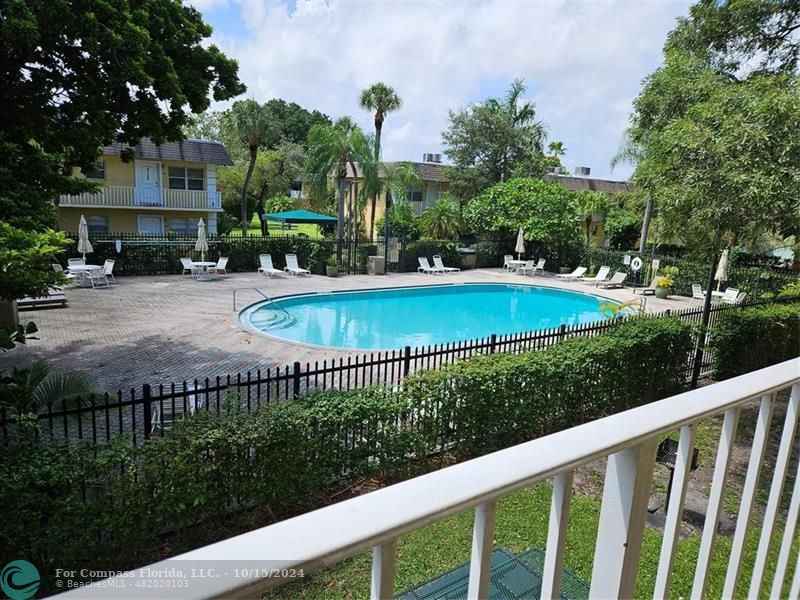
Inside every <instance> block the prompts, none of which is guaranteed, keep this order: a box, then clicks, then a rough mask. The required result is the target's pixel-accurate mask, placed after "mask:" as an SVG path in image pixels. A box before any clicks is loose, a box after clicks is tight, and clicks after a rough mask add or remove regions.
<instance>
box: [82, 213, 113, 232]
mask: <svg viewBox="0 0 800 600" xmlns="http://www.w3.org/2000/svg"><path fill="white" fill-rule="evenodd" d="M86 226H87V228H88V229H89V235H101V234H105V233H108V217H89V218H88V219H86Z"/></svg>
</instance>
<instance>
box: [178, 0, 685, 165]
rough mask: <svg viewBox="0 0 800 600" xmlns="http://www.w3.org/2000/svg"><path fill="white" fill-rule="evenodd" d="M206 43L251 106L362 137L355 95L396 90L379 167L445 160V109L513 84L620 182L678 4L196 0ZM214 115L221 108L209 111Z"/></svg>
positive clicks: (585, 156) (589, 160)
mask: <svg viewBox="0 0 800 600" xmlns="http://www.w3.org/2000/svg"><path fill="white" fill-rule="evenodd" d="M191 3H192V4H193V5H194V6H196V7H197V8H198V9H200V10H201V11H202V12H203V14H204V17H205V19H206V21H207V22H209V23H210V24H211V25H212V26H213V27H214V36H213V42H214V43H216V44H217V45H218V46H219V47H220V48H222V49H223V50H224V51H225V52H226V53H227V54H228V55H229V56H233V57H235V58H236V59H237V60H238V61H239V69H240V77H241V79H242V80H243V81H244V82H245V83H246V84H247V87H248V91H247V96H248V97H251V98H255V99H257V100H261V101H263V100H268V99H270V98H283V99H284V100H287V101H294V102H297V103H298V104H300V105H302V106H304V107H306V108H309V109H317V110H320V111H322V112H324V113H326V114H328V115H330V116H331V117H338V116H341V115H351V116H353V117H354V118H355V119H356V120H357V121H358V122H360V123H361V125H362V126H363V127H365V128H367V129H369V130H371V129H372V128H373V125H372V118H371V115H369V114H368V113H366V112H365V111H362V110H361V109H360V108H359V107H358V93H359V91H360V90H361V89H363V88H364V87H366V86H368V85H369V84H370V83H372V82H375V81H384V82H386V83H388V84H389V85H391V86H393V87H394V88H395V89H396V90H397V91H398V92H399V94H400V96H401V97H402V99H403V107H402V109H401V110H400V111H398V112H397V113H393V114H391V115H390V116H389V117H388V118H387V121H386V124H385V125H384V138H383V139H384V141H383V152H384V159H386V160H421V158H422V154H423V153H424V152H442V142H441V132H442V130H443V129H444V128H445V127H446V125H447V115H448V110H450V109H458V108H461V107H463V106H467V105H469V104H471V103H473V102H477V101H480V100H482V99H484V98H487V97H490V96H499V95H502V94H503V92H504V90H505V89H506V88H507V87H508V85H509V83H510V82H511V81H512V80H513V79H514V78H515V77H521V78H524V79H525V82H526V84H527V86H528V92H527V93H528V98H529V100H531V101H533V102H534V103H535V105H536V109H537V113H538V116H539V118H541V119H542V120H543V121H544V122H545V123H547V126H548V131H549V136H550V139H551V140H552V139H556V140H561V141H563V142H564V144H565V145H566V147H567V155H566V157H565V163H566V166H567V167H568V168H569V169H571V170H572V169H574V167H575V166H578V165H581V166H589V167H591V168H592V175H594V176H598V177H611V178H613V179H621V178H625V177H627V176H628V174H629V172H630V168H627V167H618V168H617V169H615V170H614V171H613V172H612V171H611V169H610V167H609V160H610V158H611V156H613V154H614V152H615V151H616V149H617V148H618V147H619V143H620V139H621V135H622V131H623V130H624V128H625V125H626V123H627V119H628V114H629V112H630V107H631V101H632V99H633V98H635V96H636V94H637V92H638V90H639V86H640V82H641V80H642V78H643V77H644V76H646V75H647V74H648V73H649V72H651V71H652V70H653V69H654V68H655V67H656V66H658V64H659V63H660V61H661V48H662V45H663V42H664V38H665V36H666V34H667V32H668V31H669V30H670V29H672V27H673V26H674V22H675V18H676V17H678V16H680V15H684V14H686V12H687V10H688V5H689V3H688V2H685V1H682V0H680V1H679V0H673V1H666V0H665V1H661V0H639V1H617V0H594V1H591V2H575V1H563V0H550V1H539V0H484V1H481V2H468V1H466V0H438V1H429V2H423V1H401V0H394V1H392V0H372V1H367V0H329V1H327V2H324V1H317V0H283V1H280V0H278V1H274V2H273V1H269V2H266V1H263V0H191ZM217 108H223V106H218V107H217Z"/></svg>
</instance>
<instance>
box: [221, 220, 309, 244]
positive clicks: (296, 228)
mask: <svg viewBox="0 0 800 600" xmlns="http://www.w3.org/2000/svg"><path fill="white" fill-rule="evenodd" d="M268 223H269V234H270V235H272V236H276V237H278V236H284V235H285V236H295V235H297V234H298V233H303V234H305V235H307V236H308V237H310V238H319V237H322V236H321V235H320V233H319V227H317V226H316V225H314V224H313V223H297V224H295V225H292V229H281V227H282V225H283V224H282V223H279V222H278V221H269V222H268ZM247 234H248V235H256V236H260V235H261V225H260V224H259V222H258V215H254V216H253V220H252V221H250V227H249V228H248V229H247ZM241 235H242V232H241V230H240V229H239V228H238V227H234V228H233V231H231V236H233V237H236V236H241Z"/></svg>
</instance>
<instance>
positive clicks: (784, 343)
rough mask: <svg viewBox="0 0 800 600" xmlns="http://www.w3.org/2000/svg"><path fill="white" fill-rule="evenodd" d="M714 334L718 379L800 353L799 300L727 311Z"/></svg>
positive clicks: (713, 343)
mask: <svg viewBox="0 0 800 600" xmlns="http://www.w3.org/2000/svg"><path fill="white" fill-rule="evenodd" d="M712 335H713V337H712V345H713V348H714V374H715V377H716V378H717V379H727V378H728V377H734V376H735V375H741V374H742V373H747V372H748V371H754V370H756V369H761V368H764V367H768V366H769V365H774V364H776V363H779V362H782V361H784V360H788V359H790V358H794V357H795V356H800V304H775V305H771V306H766V307H758V308H748V309H744V310H727V311H724V312H722V313H721V314H720V315H719V317H718V321H717V323H716V325H715V326H714V328H713V330H712Z"/></svg>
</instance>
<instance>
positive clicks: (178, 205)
mask: <svg viewBox="0 0 800 600" xmlns="http://www.w3.org/2000/svg"><path fill="white" fill-rule="evenodd" d="M59 205H60V206H97V207H109V208H136V207H163V208H170V209H181V210H208V209H219V208H221V206H222V198H221V195H220V193H219V192H211V191H206V190H172V189H159V190H157V191H156V192H155V194H153V193H152V192H150V193H148V194H144V193H142V190H140V189H137V188H135V187H125V186H118V185H108V186H104V187H103V188H102V189H100V190H98V191H97V192H84V193H82V194H75V195H67V194H64V195H62V196H61V197H60V198H59Z"/></svg>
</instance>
